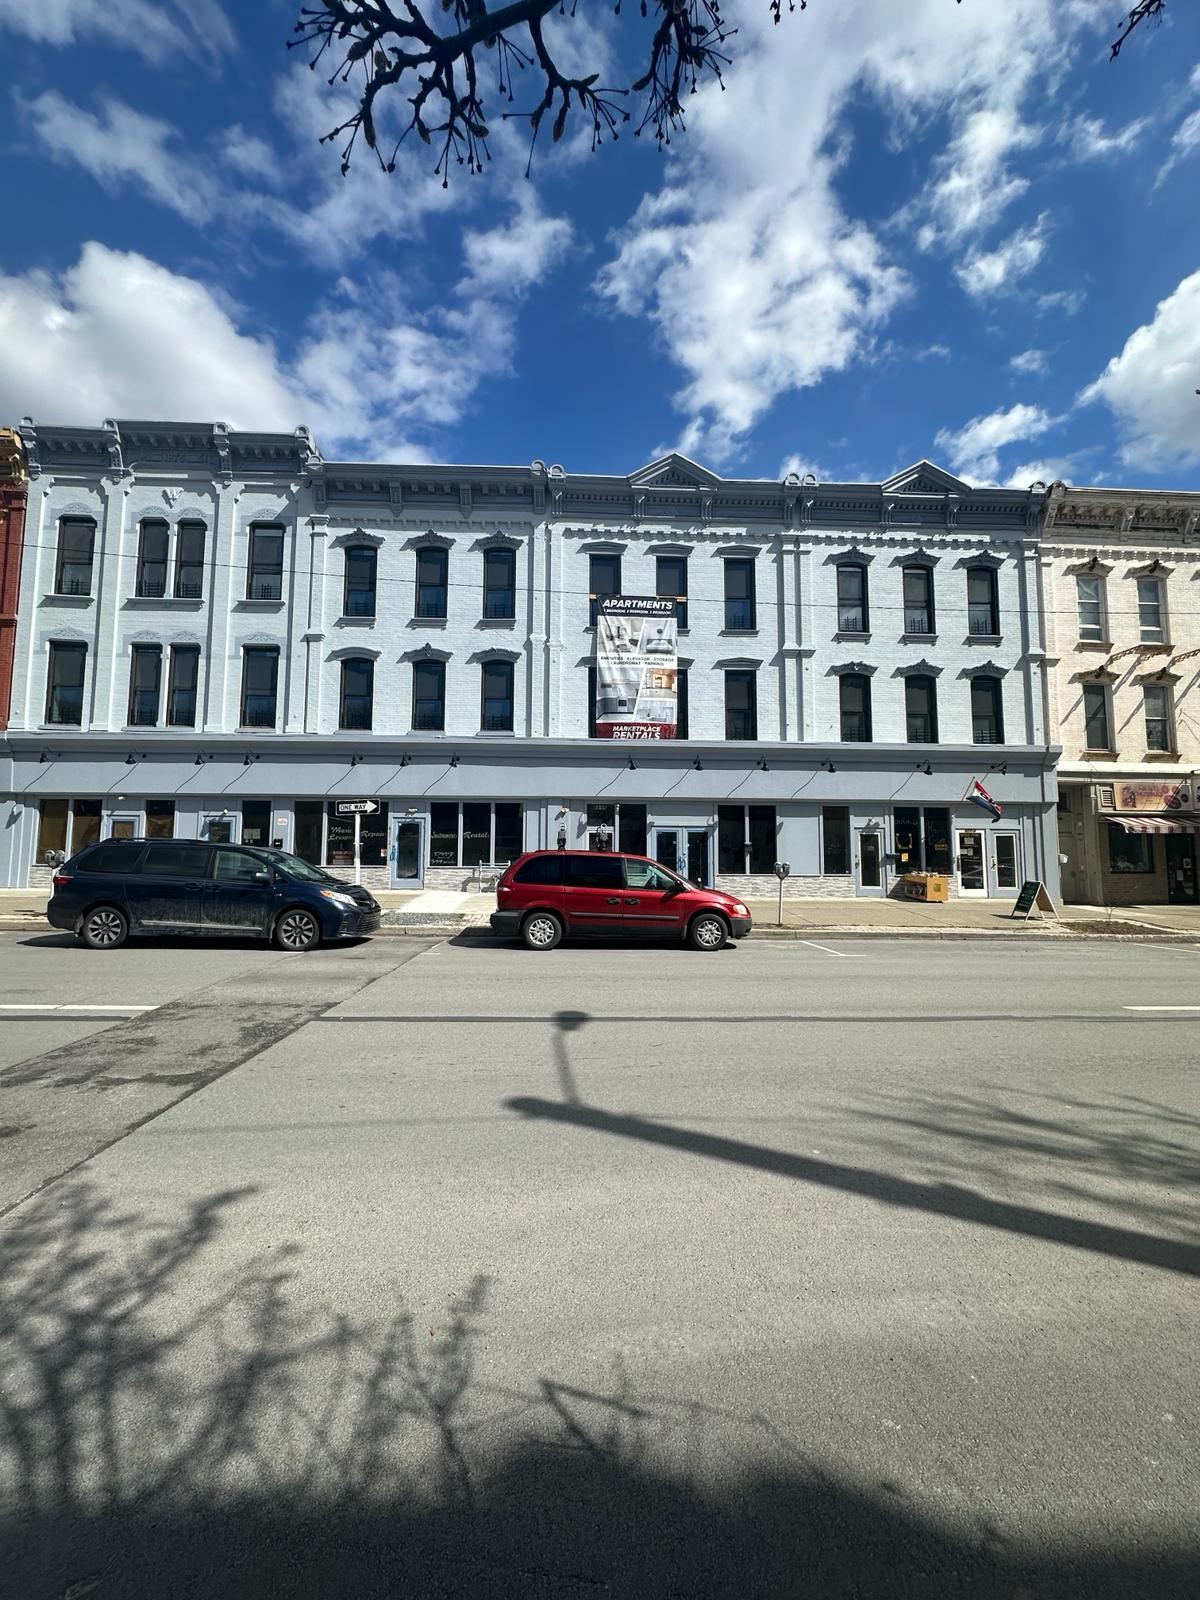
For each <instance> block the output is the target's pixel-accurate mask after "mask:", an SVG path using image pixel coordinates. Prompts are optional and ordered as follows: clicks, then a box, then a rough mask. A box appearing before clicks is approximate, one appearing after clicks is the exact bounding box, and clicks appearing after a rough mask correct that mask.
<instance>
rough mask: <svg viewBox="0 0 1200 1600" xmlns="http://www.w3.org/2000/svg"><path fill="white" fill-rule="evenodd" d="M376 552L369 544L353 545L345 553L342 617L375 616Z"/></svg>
mask: <svg viewBox="0 0 1200 1600" xmlns="http://www.w3.org/2000/svg"><path fill="white" fill-rule="evenodd" d="M376 564H377V552H376V550H375V549H374V548H373V547H372V546H371V545H369V544H364V545H355V546H353V547H352V548H351V549H349V550H347V551H346V573H345V582H344V585H343V593H342V615H343V616H344V617H373V616H374V615H375V568H376Z"/></svg>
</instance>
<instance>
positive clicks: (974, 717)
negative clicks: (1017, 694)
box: [971, 678, 1004, 744]
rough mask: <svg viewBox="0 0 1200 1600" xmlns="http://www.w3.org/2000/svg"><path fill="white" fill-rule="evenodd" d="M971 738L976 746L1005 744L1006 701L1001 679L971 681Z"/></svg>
mask: <svg viewBox="0 0 1200 1600" xmlns="http://www.w3.org/2000/svg"><path fill="white" fill-rule="evenodd" d="M971 738H972V739H973V740H974V742H975V743H976V744H1003V743H1004V701H1003V698H1002V695H1001V690H1000V679H999V678H972V679H971Z"/></svg>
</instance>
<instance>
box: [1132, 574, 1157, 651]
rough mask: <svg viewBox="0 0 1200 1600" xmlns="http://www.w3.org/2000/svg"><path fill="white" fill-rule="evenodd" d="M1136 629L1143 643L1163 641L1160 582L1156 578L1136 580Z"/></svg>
mask: <svg viewBox="0 0 1200 1600" xmlns="http://www.w3.org/2000/svg"><path fill="white" fill-rule="evenodd" d="M1137 600H1138V629H1139V633H1140V637H1141V641H1142V643H1143V644H1161V643H1162V642H1163V614H1162V611H1163V607H1162V584H1161V583H1159V581H1158V579H1157V578H1139V579H1138V581H1137Z"/></svg>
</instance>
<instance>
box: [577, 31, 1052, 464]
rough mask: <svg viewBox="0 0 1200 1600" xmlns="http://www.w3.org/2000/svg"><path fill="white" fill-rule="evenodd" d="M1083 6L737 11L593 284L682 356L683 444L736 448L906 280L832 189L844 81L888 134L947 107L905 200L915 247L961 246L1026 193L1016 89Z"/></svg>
mask: <svg viewBox="0 0 1200 1600" xmlns="http://www.w3.org/2000/svg"><path fill="white" fill-rule="evenodd" d="M1077 21H1078V18H1077V16H1076V13H1075V11H1074V10H1071V11H1069V12H1067V14H1066V16H1065V20H1064V17H1062V16H1060V15H1059V14H1058V13H1057V12H1055V14H1054V15H1051V14H1050V12H1049V10H1048V9H1047V8H1046V6H1045V5H1044V4H1043V3H1042V0H1010V3H1008V4H1005V5H1003V6H1001V5H993V6H985V7H977V8H974V9H972V10H971V11H970V14H969V16H967V15H964V12H963V10H962V9H960V8H958V7H951V8H949V9H947V7H946V6H945V4H944V3H943V0H909V3H907V4H905V5H904V6H898V5H896V4H895V0H844V3H843V4H840V5H839V6H838V7H837V8H836V11H835V10H834V9H832V8H831V9H828V10H822V11H817V10H816V9H815V8H810V9H809V10H808V11H807V12H805V13H804V14H803V15H800V14H799V13H797V15H796V16H794V17H791V18H787V19H785V22H784V24H783V25H782V26H780V27H779V28H775V27H774V26H773V25H772V23H771V21H770V16H769V9H768V8H767V7H765V6H764V7H762V8H761V15H760V14H759V11H758V10H754V9H748V10H747V11H745V12H744V13H742V14H739V17H738V24H739V29H740V32H739V37H738V57H737V62H736V68H735V70H734V71H733V73H732V74H731V75H730V77H729V79H728V83H727V92H726V93H720V92H714V91H713V90H712V89H711V88H706V89H704V90H702V91H701V92H700V93H699V94H698V95H697V96H696V97H695V99H694V100H693V101H691V102H690V104H689V113H690V114H689V118H688V125H689V131H688V135H687V138H686V139H685V140H683V141H681V142H680V144H679V145H678V146H677V147H673V148H672V150H671V152H670V153H669V156H668V159H667V163H666V168H665V176H664V179H663V183H662V186H661V188H660V189H659V190H658V191H657V192H656V193H653V194H651V195H648V196H647V197H645V198H644V199H643V201H642V203H641V204H640V206H639V207H638V209H637V211H636V212H635V214H634V215H633V217H632V218H631V219H630V221H629V223H628V225H627V226H626V227H625V228H624V229H623V230H622V231H621V233H620V235H619V236H618V239H617V242H616V250H615V255H614V257H613V259H612V260H610V261H609V263H608V264H607V265H606V266H605V267H604V269H603V270H602V271H601V274H600V276H599V278H598V280H597V286H598V288H599V290H600V292H601V293H602V294H603V295H604V296H605V297H606V298H607V299H608V301H609V303H610V304H611V305H612V306H613V307H614V308H615V309H617V310H618V311H620V312H623V313H625V314H629V315H634V316H645V317H647V318H648V319H649V320H650V322H651V323H652V325H653V326H654V328H655V329H656V331H657V334H658V336H659V338H660V340H661V341H662V343H663V344H664V346H665V347H666V349H667V351H668V353H669V355H670V356H671V357H672V359H673V360H674V361H675V362H676V364H677V365H678V366H679V368H680V369H681V370H682V373H683V382H682V385H681V387H680V388H679V390H678V392H677V393H676V395H675V396H674V402H675V404H676V406H677V407H678V409H679V410H680V411H681V412H682V413H683V416H684V418H685V421H684V423H683V435H684V437H685V438H687V439H688V441H689V442H690V443H691V445H692V448H693V449H694V450H697V451H699V450H705V451H707V452H708V453H710V454H711V455H713V456H715V457H717V458H718V459H721V458H725V457H729V456H731V455H734V454H736V452H737V449H738V448H739V444H740V441H741V439H742V438H743V437H744V435H745V434H746V432H747V431H748V430H749V429H750V428H751V427H753V425H754V424H755V423H756V422H757V420H758V419H759V418H760V417H761V416H762V415H763V413H764V412H765V411H766V410H767V409H768V408H769V407H770V406H772V405H773V404H774V403H775V402H776V401H777V400H778V399H779V398H780V397H781V396H782V395H784V394H787V393H788V392H790V391H794V390H797V389H802V388H804V387H807V386H810V385H813V384H816V383H818V382H820V381H821V379H822V378H823V377H824V376H825V375H826V374H828V373H830V372H837V371H842V370H845V369H846V368H847V367H849V366H850V365H851V364H852V363H853V362H854V361H856V360H857V359H859V358H860V357H861V356H862V355H863V354H864V352H865V351H866V350H868V349H869V348H871V342H872V338H873V335H874V333H875V331H876V330H877V329H878V328H879V327H880V326H881V325H882V324H884V323H885V322H886V320H887V318H888V317H889V316H890V314H891V312H892V311H893V309H894V308H895V307H896V306H897V305H898V304H899V303H900V302H901V301H902V300H903V298H904V297H905V295H906V294H907V292H908V288H909V285H908V280H907V278H906V275H905V274H904V273H903V271H902V270H901V269H900V267H899V266H898V264H897V263H896V261H895V260H894V259H893V258H892V256H891V252H890V250H889V248H887V247H886V246H885V245H884V244H883V243H882V242H881V240H880V239H879V238H877V237H876V236H875V234H874V233H873V232H872V231H871V230H870V229H869V228H868V227H867V226H866V225H865V224H864V223H863V222H861V221H859V220H856V219H855V218H853V217H851V216H849V215H847V213H846V211H845V209H844V207H843V205H842V203H841V201H840V199H839V196H838V194H837V192H836V187H835V186H836V182H837V178H838V174H839V165H838V163H839V160H840V159H842V157H841V155H840V151H841V150H843V149H844V145H845V141H844V139H843V138H842V137H841V135H842V134H843V132H844V125H843V123H842V120H841V119H842V117H843V113H844V112H845V111H846V110H847V108H848V106H849V104H850V102H851V99H852V97H853V96H854V95H855V94H857V93H859V92H861V91H862V90H863V89H866V90H867V91H869V92H872V93H873V94H874V95H875V97H876V98H877V99H878V100H879V101H880V102H881V104H882V106H883V109H884V111H885V113H886V114H887V115H888V116H889V119H890V121H891V123H892V126H893V131H894V136H895V139H896V141H898V142H900V143H903V141H904V139H905V138H906V137H908V136H909V135H910V134H911V133H912V132H913V130H915V129H919V130H920V132H921V133H922V135H923V136H926V137H927V136H928V135H929V133H930V130H931V129H932V128H935V127H940V126H941V121H942V118H943V117H944V118H945V120H946V122H947V124H948V128H949V134H948V137H947V138H946V143H945V147H944V149H943V151H942V155H941V156H940V158H939V159H938V160H937V162H936V164H935V171H934V178H933V181H932V183H931V184H930V185H929V186H928V188H927V189H926V190H925V191H923V192H922V194H921V196H920V197H919V198H918V200H917V202H916V207H915V209H913V210H912V211H911V215H912V219H914V220H916V219H917V218H921V219H923V221H924V234H923V238H924V242H925V243H926V245H933V244H934V243H937V242H939V241H944V240H954V241H960V242H964V241H966V240H968V239H969V238H970V236H971V234H972V233H973V232H974V231H976V230H978V229H979V228H981V227H983V226H984V225H985V224H990V223H991V222H992V221H993V220H994V219H995V217H996V215H997V213H998V211H999V209H1000V208H1001V207H1002V206H1003V205H1005V204H1007V203H1008V202H1010V201H1011V200H1013V199H1015V198H1016V197H1017V196H1018V195H1019V194H1020V193H1021V192H1022V190H1023V188H1024V180H1023V179H1021V178H1020V177H1019V176H1017V175H1016V174H1014V173H1013V172H1012V171H1011V170H1010V166H1009V163H1010V160H1011V158H1012V156H1013V155H1014V154H1015V153H1016V152H1019V151H1021V150H1024V149H1026V148H1027V147H1028V146H1029V145H1030V144H1031V143H1032V142H1033V141H1034V140H1035V139H1036V138H1037V137H1038V135H1037V132H1036V130H1034V129H1033V128H1031V127H1030V126H1029V124H1028V122H1027V121H1026V118H1025V115H1024V111H1025V105H1026V102H1027V100H1030V99H1031V98H1032V90H1033V88H1034V85H1035V83H1036V82H1037V81H1039V75H1040V74H1042V73H1043V72H1045V71H1046V70H1047V64H1048V63H1051V62H1053V61H1056V60H1058V59H1060V53H1061V49H1062V44H1063V38H1064V34H1063V29H1064V28H1065V29H1066V31H1067V33H1068V34H1069V33H1070V32H1071V31H1072V30H1073V28H1074V27H1075V26H1076V24H1077ZM798 83H803V92H802V93H799V92H798V91H797V84H798ZM693 107H694V108H695V109H694V110H693V109H692V108H693ZM1033 248H1035V249H1036V246H1034V247H1033ZM1027 253H1028V252H1027ZM1017 267H1019V263H1014V270H1015V269H1016V268H1017ZM980 270H981V271H984V272H986V271H987V268H986V266H985V267H983V268H981V269H980Z"/></svg>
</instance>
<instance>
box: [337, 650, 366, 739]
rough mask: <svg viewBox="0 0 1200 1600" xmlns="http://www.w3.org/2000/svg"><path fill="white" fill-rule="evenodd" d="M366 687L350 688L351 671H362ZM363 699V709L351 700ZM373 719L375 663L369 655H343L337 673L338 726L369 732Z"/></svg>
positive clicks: (358, 731) (354, 730)
mask: <svg viewBox="0 0 1200 1600" xmlns="http://www.w3.org/2000/svg"><path fill="white" fill-rule="evenodd" d="M364 669H365V679H366V688H365V689H361V688H359V689H351V688H350V687H349V680H350V676H351V673H360V674H362V673H364ZM363 701H365V703H366V705H365V711H364V709H363V707H362V706H361V705H358V706H357V707H355V706H354V705H353V704H352V703H353V702H363ZM374 720H375V663H374V661H373V660H372V659H371V657H370V656H344V657H343V658H342V663H341V670H340V672H339V674H338V728H339V729H340V730H342V731H344V732H353V733H369V732H370V731H371V725H372V723H373V722H374Z"/></svg>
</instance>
